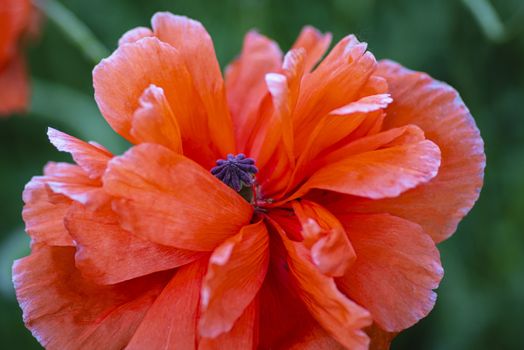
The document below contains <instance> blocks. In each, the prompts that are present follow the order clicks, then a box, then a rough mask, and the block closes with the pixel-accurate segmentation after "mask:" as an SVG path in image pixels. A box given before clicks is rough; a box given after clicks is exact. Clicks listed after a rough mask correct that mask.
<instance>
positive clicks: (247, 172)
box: [211, 153, 258, 201]
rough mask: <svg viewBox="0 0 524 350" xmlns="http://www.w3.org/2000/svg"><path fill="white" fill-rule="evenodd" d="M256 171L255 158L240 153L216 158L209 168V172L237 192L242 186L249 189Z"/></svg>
mask: <svg viewBox="0 0 524 350" xmlns="http://www.w3.org/2000/svg"><path fill="white" fill-rule="evenodd" d="M257 172H258V169H257V167H256V166H255V160H254V159H253V158H246V156H245V155H244V154H242V153H239V154H237V155H236V156H234V155H232V154H228V155H227V158H226V159H219V160H217V165H216V166H215V167H214V168H212V169H211V174H213V175H215V176H216V177H217V178H218V179H219V180H220V181H222V182H223V183H225V184H226V185H228V186H229V187H231V188H232V189H234V190H235V191H237V192H241V190H242V187H246V188H248V189H249V188H250V187H251V186H252V185H253V184H254V182H255V174H256V173H257ZM248 201H249V200H248Z"/></svg>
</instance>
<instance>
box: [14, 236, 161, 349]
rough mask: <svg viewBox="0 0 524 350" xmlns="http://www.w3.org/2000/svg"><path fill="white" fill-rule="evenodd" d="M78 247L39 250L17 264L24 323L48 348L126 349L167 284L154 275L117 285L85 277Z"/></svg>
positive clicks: (19, 297)
mask: <svg viewBox="0 0 524 350" xmlns="http://www.w3.org/2000/svg"><path fill="white" fill-rule="evenodd" d="M74 254H75V249H74V248H72V247H49V246H45V245H38V246H34V247H33V252H32V253H31V255H30V256H28V257H26V258H23V259H20V260H17V261H15V263H14V265H13V283H14V286H15V290H16V296H17V299H18V302H19V303H20V306H21V308H22V311H23V317H24V322H25V324H26V326H27V328H29V329H30V330H31V332H32V333H33V336H34V337H35V338H36V339H38V341H39V342H40V344H42V346H44V347H45V348H47V349H122V348H124V347H125V346H126V345H127V343H128V342H129V340H130V339H131V337H132V335H133V333H134V332H135V330H136V329H137V327H138V325H139V324H140V322H141V321H142V319H143V317H144V315H145V313H146V312H147V310H148V309H149V307H150V305H151V304H152V303H153V301H154V300H155V298H156V296H157V295H158V294H159V293H160V291H161V287H162V286H163V285H164V284H165V278H164V276H162V275H154V276H150V277H147V278H141V279H137V280H133V281H130V282H128V283H122V284H118V285H115V286H99V285H96V284H93V283H92V282H90V281H88V280H86V279H83V278H82V277H81V274H80V272H79V271H78V270H77V269H76V268H75V261H74Z"/></svg>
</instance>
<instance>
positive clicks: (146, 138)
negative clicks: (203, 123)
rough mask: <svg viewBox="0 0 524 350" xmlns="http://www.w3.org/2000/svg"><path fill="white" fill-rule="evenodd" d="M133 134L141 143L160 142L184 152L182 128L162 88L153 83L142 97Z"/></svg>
mask: <svg viewBox="0 0 524 350" xmlns="http://www.w3.org/2000/svg"><path fill="white" fill-rule="evenodd" d="M131 135H132V136H133V138H134V139H135V140H136V141H137V142H139V143H147V142H151V143H158V144H160V145H162V146H165V147H167V148H169V149H171V150H172V151H174V152H176V153H180V154H182V153H183V152H182V138H181V134H180V128H179V126H178V122H177V120H176V118H175V116H174V115H173V111H172V110H171V107H170V106H169V102H168V101H167V98H166V96H165V94H164V90H163V89H162V88H160V87H158V86H155V85H153V84H152V85H150V86H149V87H148V88H147V89H146V90H145V91H144V93H143V94H142V96H141V97H140V107H139V108H138V109H137V110H136V112H135V114H134V116H133V123H132V128H131Z"/></svg>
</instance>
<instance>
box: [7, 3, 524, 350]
mask: <svg viewBox="0 0 524 350" xmlns="http://www.w3.org/2000/svg"><path fill="white" fill-rule="evenodd" d="M62 3H63V4H64V5H65V7H67V8H68V9H70V10H71V11H72V12H73V13H74V14H75V15H76V16H77V17H78V18H79V19H80V20H81V21H83V22H84V23H85V24H86V25H87V27H88V28H90V29H91V30H92V31H93V33H94V34H95V36H96V37H98V38H99V39H100V40H101V42H102V43H103V44H104V45H105V46H106V47H107V48H108V49H110V50H113V49H114V48H115V46H116V42H117V40H118V38H119V37H120V35H122V34H123V33H124V32H125V31H126V30H128V29H130V28H133V27H136V26H140V25H142V26H144V25H148V23H149V19H150V17H151V15H152V14H153V13H154V12H156V11H160V10H168V11H171V12H174V13H177V14H183V15H187V16H189V17H192V18H195V19H198V20H200V21H201V22H203V23H204V25H205V26H206V27H207V29H208V31H209V32H210V33H211V35H212V37H213V39H214V41H215V46H216V50H217V54H218V56H219V60H220V62H221V64H222V65H223V66H225V65H226V64H227V62H229V61H231V60H232V59H233V58H234V57H235V55H236V54H237V53H238V52H239V50H240V47H241V44H242V37H243V35H244V33H245V32H246V31H248V30H249V29H252V28H256V29H258V30H259V31H260V32H262V33H264V34H266V35H268V36H270V37H272V38H275V40H277V41H278V42H279V43H280V45H281V47H282V48H283V49H287V48H289V46H290V45H291V43H292V42H293V40H294V38H295V37H296V35H297V34H298V33H299V31H300V29H301V27H302V26H303V25H305V24H311V25H314V26H316V27H318V28H320V29H321V30H323V31H331V32H332V33H333V34H334V37H335V39H337V40H338V39H340V38H341V37H342V36H344V35H346V34H348V33H355V34H357V36H358V37H359V38H360V39H361V40H363V41H367V42H368V43H369V48H370V50H371V51H372V52H373V53H374V54H375V55H376V56H377V57H378V58H386V57H387V58H391V59H394V60H396V61H399V62H401V63H402V64H403V65H405V66H407V67H409V68H412V69H416V70H422V71H426V72H428V73H429V74H431V75H432V76H433V77H435V78H437V79H439V80H444V81H446V82H448V83H450V84H451V85H453V86H454V87H455V88H457V89H458V90H459V91H460V92H461V94H462V97H463V99H464V100H465V101H466V104H467V105H468V106H469V108H470V109H471V111H472V113H473V115H474V116H475V118H476V120H477V123H478V125H479V128H480V130H481V132H482V135H483V137H484V140H485V143H486V153H487V158H488V168H487V171H486V179H485V186H484V189H483V193H482V195H481V198H480V200H479V202H478V203H477V205H476V207H475V208H474V209H473V211H472V212H471V213H470V215H469V216H468V217H467V218H466V219H465V220H464V221H463V222H462V224H461V225H460V227H459V229H458V231H457V233H456V235H455V236H453V237H452V238H451V239H450V240H448V241H446V242H444V243H443V244H441V245H440V249H441V252H442V260H443V264H444V267H445V269H446V276H445V278H444V280H443V282H442V284H441V287H440V288H439V290H438V293H439V300H438V302H437V306H436V307H435V309H434V311H433V313H431V315H430V316H429V317H427V318H426V319H424V320H422V321H421V322H420V323H418V324H417V325H416V326H414V327H413V328H412V329H410V330H408V331H406V332H404V333H403V334H401V335H400V336H399V337H398V338H397V340H396V341H395V343H394V345H393V349H430V350H444V349H445V350H463V349H523V348H524V332H522V330H521V328H522V325H524V253H523V251H524V249H523V248H524V235H523V231H524V215H523V214H524V114H523V107H522V103H523V102H524V3H523V2H522V0H497V1H492V2H491V4H490V3H489V2H487V0H463V1H455V0H424V1H421V0H396V1H391V0H389V1H388V0H354V1H350V0H324V1H314V0H289V1H281V0H236V1H233V0H226V1H213V0H208V1H205V0H190V1H182V0H179V1H177V0H134V1H131V0H127V1H126V0H112V1H107V0H90V1H85V0H63V1H62ZM29 61H30V66H31V73H32V77H33V99H32V106H31V108H30V112H29V113H28V114H27V115H24V116H13V117H12V118H9V119H2V120H0V169H1V171H0V203H2V209H1V210H0V308H1V310H2V311H1V313H0V339H2V347H3V348H9V349H33V348H34V349H37V348H39V346H38V344H37V343H36V341H35V340H34V339H33V338H32V337H31V335H30V333H29V332H28V331H27V330H26V329H25V328H24V326H23V323H22V319H21V312H20V310H19V308H18V305H17V304H16V301H15V299H14V295H13V291H12V286H11V284H10V265H11V261H12V260H13V259H14V258H15V257H20V256H23V255H25V254H27V252H28V239H27V237H26V236H25V235H24V234H23V233H22V227H23V223H22V220H21V217H20V213H21V209H22V201H21V193H22V189H23V186H24V184H25V183H26V182H27V181H28V180H29V179H30V178H31V176H33V175H37V174H40V173H41V171H42V167H43V165H44V164H45V163H46V162H47V161H48V160H67V159H68V158H67V156H65V155H64V154H59V153H58V152H57V151H55V150H54V149H53V148H52V146H50V145H49V144H48V142H47V138H46V128H47V126H53V127H56V128H58V129H60V130H63V131H66V132H69V133H71V134H73V135H76V136H79V137H82V138H84V139H89V140H95V141H98V142H100V143H102V144H104V145H106V146H108V147H109V148H110V149H111V150H113V151H114V152H116V153H118V152H121V151H122V150H124V149H125V147H126V144H125V142H123V141H122V140H121V139H119V138H118V137H117V136H116V134H114V133H113V132H112V131H111V130H110V128H109V127H108V126H106V125H105V122H104V121H103V119H102V117H101V116H100V114H99V112H98V110H97V107H96V104H95V102H94V99H93V98H92V95H93V90H92V81H91V70H92V68H93V65H92V63H91V62H90V61H88V60H87V59H86V58H85V56H84V55H83V53H82V52H80V51H79V50H78V48H77V47H75V46H74V45H73V44H71V42H69V41H68V40H67V39H66V38H65V37H64V34H63V33H62V32H61V31H60V30H59V28H58V27H57V26H56V25H55V24H53V23H51V22H48V23H46V24H45V25H44V26H43V28H42V32H41V38H40V40H39V42H38V43H36V44H34V45H33V47H31V48H30V49H29Z"/></svg>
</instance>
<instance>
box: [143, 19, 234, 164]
mask: <svg viewBox="0 0 524 350" xmlns="http://www.w3.org/2000/svg"><path fill="white" fill-rule="evenodd" d="M151 22H152V25H153V31H154V33H155V35H156V36H157V37H158V38H159V39H160V40H162V41H163V42H166V43H168V44H170V45H172V46H173V47H175V48H176V49H177V50H178V51H179V52H180V55H181V57H182V59H183V60H184V63H185V65H186V66H187V69H188V70H189V72H190V73H191V76H192V78H193V83H194V85H195V88H196V90H197V91H198V93H199V95H200V99H201V101H202V103H203V104H204V106H205V109H206V111H207V116H208V118H207V121H208V125H209V130H210V134H211V135H210V137H211V140H212V141H213V143H214V144H215V145H216V146H217V147H218V148H219V150H220V152H221V154H222V155H226V154H227V153H231V152H233V151H234V149H235V139H234V135H233V124H232V122H231V117H230V115H229V110H228V106H227V100H226V91H225V85H224V80H223V79H222V72H221V71H220V66H219V64H218V61H217V59H216V54H215V49H214V47H213V41H212V40H211V37H210V36H209V34H208V32H207V31H206V29H205V28H204V26H203V25H202V24H201V23H200V22H198V21H195V20H192V19H189V18H187V17H184V16H176V15H173V14H171V13H169V12H158V13H156V14H155V15H154V16H153V19H152V20H151Z"/></svg>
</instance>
